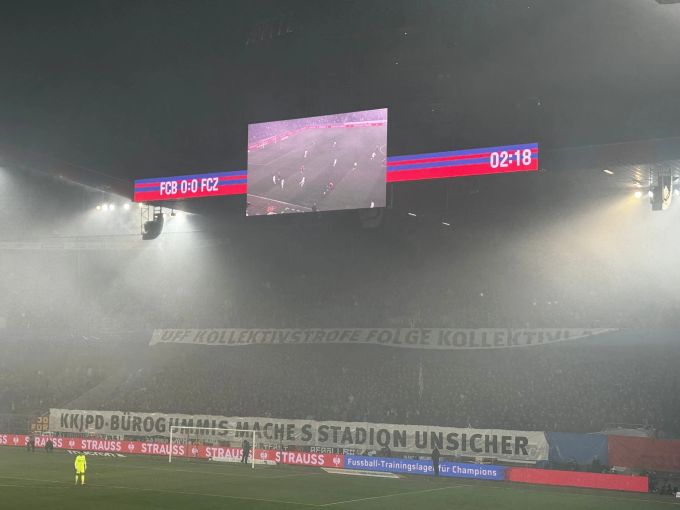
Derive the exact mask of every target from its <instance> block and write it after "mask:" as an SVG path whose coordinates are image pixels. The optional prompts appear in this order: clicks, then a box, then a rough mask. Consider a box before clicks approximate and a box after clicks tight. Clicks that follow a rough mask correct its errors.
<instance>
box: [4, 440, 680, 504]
mask: <svg viewBox="0 0 680 510" xmlns="http://www.w3.org/2000/svg"><path fill="white" fill-rule="evenodd" d="M73 460H74V457H73V456H72V455H69V454H67V453H65V452H56V451H55V452H54V453H52V454H46V453H45V452H44V451H36V452H35V453H29V452H26V451H25V450H23V449H19V448H0V508H1V509H3V510H4V509H22V510H28V509H36V510H37V509H40V510H45V509H49V510H61V509H68V510H73V509H74V508H83V509H86V508H88V509H89V508H96V509H98V510H109V509H111V510H113V509H116V510H126V509H135V510H141V509H150V508H152V509H189V508H190V509H195V510H199V509H261V510H283V509H310V508H320V509H322V508H329V509H332V508H337V509H339V510H340V509H357V510H371V509H385V508H389V509H397V510H402V509H404V510H406V509H413V508H418V509H421V510H429V509H435V510H437V509H470V510H472V509H475V510H477V509H484V510H486V509H489V510H491V509H494V510H497V509H508V510H509V509H513V510H515V509H524V510H533V509H536V510H539V509H540V510H545V509H550V510H561V509H580V510H588V509H592V510H608V509H612V510H614V509H616V510H643V509H644V510H655V509H659V510H660V509H666V510H668V509H669V508H673V507H677V508H680V503H676V501H675V500H674V499H670V498H668V497H660V496H654V495H650V494H626V493H620V492H611V491H593V490H583V489H567V488H562V487H560V488H554V487H542V486H529V485H519V484H510V483H504V482H487V481H471V480H462V479H434V478H430V477H422V476H403V477H400V478H373V477H368V476H349V475H340V474H330V473H327V472H325V471H323V470H321V469H319V468H308V467H293V466H257V467H256V468H255V469H252V468H250V467H249V466H245V465H241V464H227V463H213V462H210V461H200V462H199V461H188V460H184V459H179V460H177V461H176V462H175V461H173V463H172V464H168V462H167V459H164V458H161V457H155V458H151V457H124V458H114V457H96V456H88V469H87V475H86V485H85V486H77V487H76V486H74V468H73Z"/></svg>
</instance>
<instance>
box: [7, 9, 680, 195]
mask: <svg viewBox="0 0 680 510" xmlns="http://www.w3.org/2000/svg"><path fill="white" fill-rule="evenodd" d="M679 21H680V6H678V5H664V4H660V3H658V2H654V1H652V0H649V1H640V0H573V1H570V2H564V1H561V0H541V1H537V0H521V1H520V0H504V1H494V0H489V1H480V0H465V1H463V0H461V1H456V2H445V1H441V2H438V1H427V2H412V1H407V0H385V1H382V0H380V1H373V2H365V1H344V2H305V1H261V0H258V1H240V0H239V1H232V2H180V1H165V2H154V1H139V2H129V3H121V2H112V1H107V0H99V1H88V2H85V1H65V2H59V3H44V2H32V1H26V2H15V3H13V4H12V5H9V6H5V8H4V13H3V17H2V19H1V20H0V32H1V33H2V34H3V39H4V41H5V42H4V44H2V45H0V55H2V61H3V62H4V66H5V67H4V69H3V72H2V73H0V97H2V104H3V107H2V112H1V114H0V160H2V161H4V162H5V163H8V162H9V163H12V164H14V165H18V166H19V167H21V166H22V165H23V166H27V167H34V168H38V169H40V170H42V171H49V172H51V173H55V174H58V175H64V176H66V177H67V178H69V179H71V180H75V181H77V182H81V183H85V184H87V185H92V186H95V187H99V188H102V189H110V190H113V191H116V192H118V193H121V194H129V192H130V182H131V180H132V179H133V178H136V177H137V178H138V177H152V176H162V175H173V174H186V173H192V172H194V171H195V172H204V171H221V170H234V169H240V168H244V167H245V163H246V162H245V158H246V154H245V150H244V147H245V145H246V126H247V124H248V123H249V122H257V121H265V120H274V119H279V118H291V117H299V116H305V115H316V114H323V113H331V112H337V111H351V110H357V109H363V108H373V107H382V106H387V107H389V108H390V134H389V137H390V139H389V144H390V154H392V155H398V154H413V153H418V152H431V151H436V150H451V149H457V148H467V147H483V146H489V145H503V144H512V143H523V142H533V141H538V142H539V143H540V144H541V147H542V149H544V150H546V151H547V152H546V153H545V154H546V159H545V160H544V167H545V168H546V169H547V170H549V171H552V170H555V171H576V170H590V169H592V170H594V171H596V172H602V170H604V169H605V168H606V169H609V170H611V171H612V172H614V174H613V175H611V177H613V178H612V179H611V181H610V182H615V183H619V184H620V185H622V186H625V185H630V183H631V182H632V179H634V178H636V175H637V174H638V173H639V171H640V167H639V165H641V164H642V165H649V164H652V163H658V162H663V161H672V160H680V154H679V153H678V152H679V151H678V149H677V147H678V146H679V145H680V144H678V143H677V141H678V138H674V137H680V96H678V94H677V87H678V83H680V52H678V51H677V48H678V47H680V32H678V31H677V26H678V22H679ZM574 147H576V148H578V149H573V148H574ZM597 147H599V148H597ZM570 148H571V149H570ZM673 164H674V165H676V167H677V162H676V163H673ZM605 165H606V166H605Z"/></svg>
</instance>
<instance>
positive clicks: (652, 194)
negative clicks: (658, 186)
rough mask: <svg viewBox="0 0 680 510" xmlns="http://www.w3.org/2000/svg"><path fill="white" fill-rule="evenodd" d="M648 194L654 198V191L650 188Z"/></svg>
mask: <svg viewBox="0 0 680 510" xmlns="http://www.w3.org/2000/svg"><path fill="white" fill-rule="evenodd" d="M647 196H648V197H649V198H654V192H653V191H652V190H651V189H650V190H649V191H648V192H647Z"/></svg>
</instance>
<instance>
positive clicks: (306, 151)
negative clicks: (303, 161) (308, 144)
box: [304, 149, 309, 158]
mask: <svg viewBox="0 0 680 510" xmlns="http://www.w3.org/2000/svg"><path fill="white" fill-rule="evenodd" d="M307 154H309V151H308V150H307V149H305V155H304V157H305V158H306V157H307Z"/></svg>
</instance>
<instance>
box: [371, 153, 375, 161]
mask: <svg viewBox="0 0 680 510" xmlns="http://www.w3.org/2000/svg"><path fill="white" fill-rule="evenodd" d="M375 156H376V154H375V152H374V153H373V154H371V161H373V160H374V159H375Z"/></svg>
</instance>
